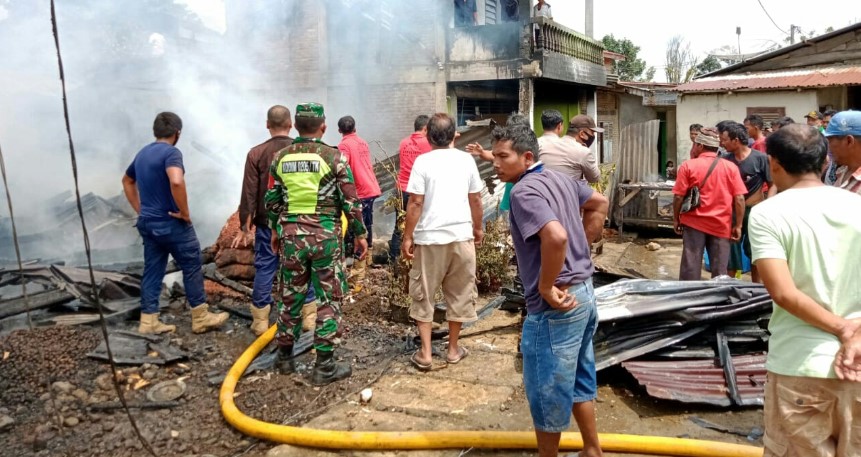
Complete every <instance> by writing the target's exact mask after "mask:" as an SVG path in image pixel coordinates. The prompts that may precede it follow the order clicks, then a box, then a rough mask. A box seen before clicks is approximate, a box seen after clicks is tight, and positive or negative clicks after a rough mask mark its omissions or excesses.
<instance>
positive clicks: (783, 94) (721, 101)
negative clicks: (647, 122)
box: [676, 90, 817, 163]
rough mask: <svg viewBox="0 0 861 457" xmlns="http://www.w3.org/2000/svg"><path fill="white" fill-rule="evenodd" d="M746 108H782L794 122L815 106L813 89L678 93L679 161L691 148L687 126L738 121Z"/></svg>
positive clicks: (677, 129)
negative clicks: (729, 120) (730, 120)
mask: <svg viewBox="0 0 861 457" xmlns="http://www.w3.org/2000/svg"><path fill="white" fill-rule="evenodd" d="M748 107H751V108H753V107H783V108H785V109H786V115H787V116H789V117H791V118H793V119H795V121H796V122H804V115H805V114H807V113H809V112H810V111H811V110H813V109H816V107H817V97H816V91H815V90H806V91H800V92H798V91H772V92H734V93H732V94H727V93H721V94H695V95H694V94H681V95H679V100H678V103H677V104H676V113H677V121H678V123H677V128H676V132H677V141H678V149H677V154H678V162H677V163H682V162H683V161H685V160H687V159H688V157H689V153H690V151H691V140H690V135H689V133H688V127H689V126H690V125H691V124H694V123H696V124H702V125H704V126H706V127H708V126H714V125H715V124H717V123H718V122H720V121H723V120H727V119H732V120H735V121H738V122H741V121H742V120H744V118H745V117H747V108H748Z"/></svg>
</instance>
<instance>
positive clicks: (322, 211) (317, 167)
mask: <svg viewBox="0 0 861 457" xmlns="http://www.w3.org/2000/svg"><path fill="white" fill-rule="evenodd" d="M346 167H347V161H346V160H345V158H344V157H343V155H342V154H341V152H340V151H339V150H338V149H335V148H333V147H331V146H328V145H326V144H324V143H322V142H316V141H311V140H307V139H297V140H296V142H294V143H293V144H292V145H290V146H289V147H287V148H286V149H284V150H282V151H280V152H279V153H278V154H277V155H276V157H275V160H274V161H273V163H272V167H271V169H270V172H271V173H272V176H273V177H274V178H275V183H276V188H275V189H273V191H274V192H273V191H270V194H267V208H268V209H269V210H270V211H271V212H273V213H277V214H280V217H281V219H280V222H281V225H282V227H283V228H284V229H285V230H287V232H286V233H283V234H284V235H287V234H292V235H296V234H312V233H327V234H328V233H330V232H331V233H335V232H336V230H335V229H336V227H339V224H340V220H341V213H342V212H344V201H345V196H344V193H346V192H349V189H346V188H348V187H351V186H352V188H353V189H352V194H353V195H355V183H353V181H352V180H351V179H348V176H347V171H346ZM345 190H346V192H344V191H345ZM270 196H271V197H270ZM353 198H356V197H355V196H354V197H353Z"/></svg>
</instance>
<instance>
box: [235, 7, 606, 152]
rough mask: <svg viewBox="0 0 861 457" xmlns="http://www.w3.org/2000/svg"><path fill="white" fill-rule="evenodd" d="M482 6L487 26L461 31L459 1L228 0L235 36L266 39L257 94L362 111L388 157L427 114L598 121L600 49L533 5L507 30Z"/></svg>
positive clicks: (362, 120) (360, 121) (366, 127)
mask: <svg viewBox="0 0 861 457" xmlns="http://www.w3.org/2000/svg"><path fill="white" fill-rule="evenodd" d="M477 6H478V19H479V20H478V23H479V24H480V25H478V26H469V27H454V26H453V15H454V6H453V3H452V2H451V1H425V2H416V3H411V4H410V5H409V7H408V8H405V7H404V5H403V4H402V3H400V2H394V1H391V0H389V1H385V0H384V1H363V0H326V1H322V2H295V1H287V0H271V1H264V0H248V1H242V2H240V1H238V0H228V1H227V2H226V10H227V39H230V40H234V41H235V42H237V43H246V42H248V41H254V40H258V41H259V40H264V41H265V42H266V46H265V47H262V49H264V50H267V51H266V52H261V53H260V56H259V57H257V58H253V59H251V60H252V61H253V62H255V65H257V66H258V68H256V69H257V70H258V71H260V72H262V74H264V75H266V77H265V78H263V80H261V81H256V82H255V81H245V84H247V85H249V86H251V87H246V88H245V89H246V90H252V91H255V92H257V93H270V92H271V93H280V94H287V97H286V98H288V99H289V100H290V101H291V103H292V102H293V101H299V100H300V99H301V100H302V101H304V100H317V101H320V102H321V103H323V104H324V105H325V106H326V108H327V111H328V113H330V116H333V117H334V116H338V117H340V116H341V115H344V114H351V115H353V116H354V117H355V118H356V121H357V125H358V127H359V130H360V134H362V136H363V137H365V138H366V139H367V140H368V141H369V142H372V141H379V142H380V146H381V147H382V148H374V151H373V153H374V154H375V156H376V158H378V159H383V158H384V157H385V156H386V155H392V154H394V153H396V152H397V145H398V142H399V141H400V139H401V138H403V137H404V136H406V135H408V134H409V133H410V132H411V131H412V122H413V119H414V118H415V116H416V115H418V114H427V113H431V112H434V111H447V112H449V113H450V114H452V115H453V116H455V118H456V119H457V120H458V124H459V125H465V123H466V121H467V120H481V119H487V118H489V117H490V118H494V119H497V120H503V119H504V118H505V117H506V116H508V115H509V114H511V113H512V112H514V111H521V112H523V113H527V114H529V115H530V118H532V119H539V118H540V114H541V111H542V110H544V109H547V108H556V109H559V110H560V111H561V112H562V113H563V115H564V116H565V117H566V118H570V117H573V116H574V115H576V114H580V113H588V114H591V115H592V116H593V117H594V116H595V115H596V112H597V109H596V99H595V95H596V88H597V87H599V86H603V85H605V84H606V71H605V69H604V67H603V65H602V51H603V46H602V45H601V43H600V42H598V41H595V40H594V39H591V38H589V37H587V36H585V35H583V34H580V33H578V32H575V31H574V30H572V29H570V28H568V27H565V26H563V25H561V24H559V23H556V22H554V21H551V20H548V19H545V18H537V19H531V18H530V17H529V16H530V11H531V2H530V1H529V0H520V2H519V6H520V10H519V20H518V21H513V22H503V21H504V20H505V19H506V18H505V17H504V15H503V14H502V11H501V10H502V5H501V3H500V2H499V0H478V2H477ZM273 24H274V26H273ZM252 49H255V50H259V49H261V46H255V47H254V48H252ZM270 49H276V50H277V52H268V50H270ZM256 52H259V51H256ZM535 127H536V128H537V130H538V132H537V133H538V134H539V135H540V134H541V133H542V132H541V128H540V122H536V125H535ZM335 130H336V129H335ZM335 134H336V131H333V134H332V136H330V135H329V134H327V137H326V140H327V141H329V142H336V140H337V136H336V135H335ZM383 150H385V152H383Z"/></svg>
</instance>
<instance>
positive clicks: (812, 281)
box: [750, 120, 861, 457]
mask: <svg viewBox="0 0 861 457" xmlns="http://www.w3.org/2000/svg"><path fill="white" fill-rule="evenodd" d="M833 122H834V121H833V120H832V123H833ZM839 125H841V124H840V123H838V126H839ZM842 125H843V126H844V127H843V130H842V132H841V133H845V134H847V135H849V134H851V132H861V130H855V129H853V128H851V127H849V125H850V124H849V123H848V122H847V123H844V124H842ZM857 125H861V124H857ZM846 141H854V140H846ZM766 143H767V151H766V152H767V153H768V155H769V158H770V161H769V165H770V167H771V174H772V177H773V178H774V184H775V185H776V186H777V189H778V190H779V192H780V193H779V194H777V195H776V196H774V197H772V198H769V199H767V200H766V201H764V202H762V203H760V204H758V205H756V207H754V208H753V209H752V210H751V214H750V236H751V244H752V246H753V262H754V263H755V264H756V266H757V268H758V269H759V274H760V276H761V277H762V281H763V284H765V287H766V289H768V293H769V295H771V298H772V300H774V311H773V313H772V316H771V321H770V322H769V325H768V330H769V333H770V334H771V337H770V339H769V341H768V359H767V361H766V364H765V368H766V370H767V371H768V382H767V383H766V387H765V407H764V410H763V415H764V418H765V436H763V444H764V445H765V453H764V455H765V456H822V457H825V456H828V457H831V456H849V455H861V445H859V443H858V428H859V425H861V424H859V421H861V416H859V414H858V411H859V409H858V407H859V400H858V399H859V398H861V383H859V382H851V381H850V379H852V376H855V375H857V371H858V370H857V368H858V367H857V365H858V364H857V363H853V361H852V360H847V359H849V358H850V357H849V355H848V354H849V351H850V350H852V351H855V350H857V348H858V338H859V327H861V301H859V294H858V291H859V289H858V277H859V275H861V257H859V256H858V253H857V249H856V248H854V247H856V246H859V245H861V230H859V227H861V196H859V195H857V194H852V193H850V192H844V191H842V190H840V189H835V188H833V187H830V186H826V185H824V184H823V183H822V181H821V180H820V179H819V175H820V173H821V170H822V165H823V163H824V162H825V156H826V151H827V144H826V143H827V142H826V140H825V138H824V137H823V136H822V135H821V134H820V133H819V131H818V130H817V129H816V128H815V127H812V126H805V125H800V124H792V125H789V126H786V127H783V128H781V129H780V130H779V131H777V132H775V133H773V134H772V135H771V136H769V137H768V139H767V140H766ZM843 354H846V357H844V356H843ZM847 372H848V374H849V376H847Z"/></svg>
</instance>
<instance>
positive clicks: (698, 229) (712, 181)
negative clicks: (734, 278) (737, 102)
mask: <svg viewBox="0 0 861 457" xmlns="http://www.w3.org/2000/svg"><path fill="white" fill-rule="evenodd" d="M719 146H720V136H719V135H718V132H717V130H715V129H713V128H704V129H703V130H702V131H701V132H700V134H699V135H697V137H696V139H695V140H694V145H693V148H691V157H692V159H691V160H688V161H686V162H684V163H683V164H682V165H681V167H679V171H678V173H677V176H676V185H675V186H674V187H673V194H674V195H675V197H674V198H673V228H674V229H675V231H676V233H678V234H679V235H682V237H683V241H682V242H683V252H682V262H681V265H680V267H679V280H681V281H692V280H700V279H702V263H703V249H704V248H705V249H706V250H707V251H708V253H709V259H710V260H711V262H710V263H711V273H712V278H715V277H717V276H722V275H726V274H727V262H728V261H729V248H730V240H732V241H738V240H739V239H741V225H742V217H741V215H742V214H744V195H745V194H746V193H747V188H746V187H745V185H744V181H742V180H741V174H740V173H739V171H738V167H736V166H735V165H733V164H731V163H729V161H726V160H721V159H720V158H719V157H718V155H717V150H718V147H719ZM710 169H711V173H710V174H709V170H710ZM706 175H709V176H708V179H705V178H706ZM703 181H705V182H703ZM693 186H698V187H699V190H700V204H699V206H697V207H696V208H693V209H691V210H690V211H688V212H685V213H682V212H681V210H682V203H683V201H684V198H685V195H687V193H688V190H689V189H690V188H691V187H693ZM733 209H735V214H738V215H739V216H738V217H736V218H735V220H733Z"/></svg>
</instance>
